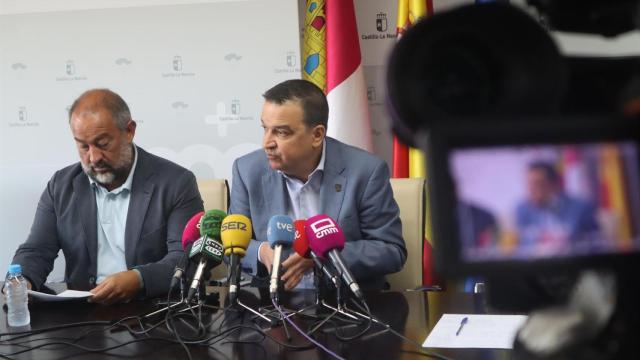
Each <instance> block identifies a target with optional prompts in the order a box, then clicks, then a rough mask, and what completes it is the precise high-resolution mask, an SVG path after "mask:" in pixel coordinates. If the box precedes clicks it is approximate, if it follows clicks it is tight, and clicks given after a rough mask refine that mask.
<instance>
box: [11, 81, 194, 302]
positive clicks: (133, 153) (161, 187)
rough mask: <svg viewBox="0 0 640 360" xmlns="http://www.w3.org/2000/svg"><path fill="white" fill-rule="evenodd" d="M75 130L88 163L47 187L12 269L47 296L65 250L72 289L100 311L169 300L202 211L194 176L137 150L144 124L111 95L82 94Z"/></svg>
mask: <svg viewBox="0 0 640 360" xmlns="http://www.w3.org/2000/svg"><path fill="white" fill-rule="evenodd" d="M69 125H70V127H71V132H72V133H73V137H74V139H75V142H76V145H77V148H78V153H79V155H80V162H79V163H77V164H74V165H71V166H68V167H66V168H64V169H62V170H59V171H57V172H56V173H55V174H54V175H53V177H52V178H51V180H50V181H49V183H48V185H47V188H46V189H45V191H44V192H43V194H42V197H41V198H40V202H39V203H38V207H37V210H36V215H35V219H34V222H33V225H32V227H31V233H30V234H29V237H28V239H27V241H26V242H25V243H24V244H22V245H21V246H20V247H19V248H18V250H17V251H16V254H15V257H14V258H13V263H17V264H20V265H22V269H23V274H24V276H25V277H26V278H27V279H28V281H29V282H30V284H29V285H30V286H32V287H33V288H35V289H39V288H40V287H41V286H42V285H43V283H44V282H45V280H46V278H47V276H48V274H49V273H50V272H51V270H52V269H53V262H54V259H55V258H56V256H57V254H58V251H59V250H60V249H61V250H62V252H63V253H64V256H65V260H66V269H65V281H66V282H67V284H68V286H69V287H70V288H76V289H83V290H89V289H91V292H93V294H94V295H93V297H92V298H91V301H93V302H98V303H103V304H111V303H115V302H120V301H126V300H128V299H131V298H132V297H134V296H138V295H142V296H156V295H159V294H163V293H166V292H167V291H168V290H169V283H170V279H171V275H172V272H173V269H174V267H175V265H176V262H177V260H178V259H179V258H180V256H182V247H181V236H182V230H183V228H184V226H185V224H186V222H187V221H188V219H189V218H190V217H191V216H193V215H194V214H195V213H197V212H199V211H201V210H202V209H203V205H202V204H203V203H202V199H201V197H200V193H199V192H198V188H197V185H196V181H195V176H194V175H193V173H191V172H190V171H188V170H186V169H184V168H182V167H180V166H178V165H176V164H174V163H172V162H170V161H167V160H165V159H162V158H159V157H157V156H154V155H152V154H149V153H147V152H146V151H144V150H143V149H141V148H139V147H137V146H136V145H134V144H133V137H134V135H135V130H136V123H135V122H134V121H133V120H132V119H131V114H130V112H129V108H128V106H127V104H126V103H125V102H124V100H122V98H121V97H120V96H119V95H118V94H116V93H114V92H112V91H110V90H106V89H95V90H89V91H87V92H85V93H84V94H82V95H81V96H80V97H79V98H78V99H77V100H76V101H75V102H74V104H73V105H72V107H71V109H70V110H69Z"/></svg>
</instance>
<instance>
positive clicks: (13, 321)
mask: <svg viewBox="0 0 640 360" xmlns="http://www.w3.org/2000/svg"><path fill="white" fill-rule="evenodd" d="M4 293H5V296H6V299H7V322H8V323H9V326H25V325H28V324H29V322H31V317H30V316H29V307H28V306H27V301H28V297H27V280H25V278H24V277H22V267H21V266H20V265H19V264H11V265H9V274H8V275H7V279H6V280H5V282H4Z"/></svg>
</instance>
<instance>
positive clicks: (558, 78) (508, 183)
mask: <svg viewBox="0 0 640 360" xmlns="http://www.w3.org/2000/svg"><path fill="white" fill-rule="evenodd" d="M529 3H530V5H533V6H534V7H535V8H536V9H537V11H538V14H537V15H538V16H539V17H537V18H536V17H535V16H533V15H532V14H531V12H527V11H525V9H523V8H518V7H515V6H512V5H509V4H507V3H503V2H488V3H484V4H474V5H467V6H461V7H458V8H455V9H452V10H449V11H447V12H442V13H436V14H435V15H433V16H431V17H428V18H426V19H423V20H421V21H420V22H418V23H417V24H416V25H415V26H413V27H412V28H410V29H409V31H407V32H406V33H405V34H404V35H403V37H402V38H401V39H400V40H399V41H398V43H397V45H396V47H395V48H394V50H393V52H392V54H391V57H390V60H389V66H388V74H387V84H388V89H387V90H388V91H387V95H388V104H389V110H390V113H391V116H392V128H393V131H394V133H395V134H396V135H397V136H398V137H399V138H400V139H401V140H402V141H403V142H405V143H406V144H408V145H411V146H414V147H417V148H420V149H422V150H423V151H424V152H425V154H426V158H427V168H428V174H429V176H428V179H427V183H428V191H429V200H430V205H431V214H430V216H431V220H432V224H433V237H434V238H433V242H434V249H435V253H436V264H437V269H438V271H439V272H440V274H441V275H445V276H447V277H464V276H483V277H485V278H486V279H487V289H488V290H489V292H490V293H489V300H490V303H491V304H492V305H494V306H496V307H498V308H501V309H506V310H519V311H531V310H538V309H542V308H546V307H549V306H557V305H560V304H565V303H567V302H569V303H571V301H572V299H573V298H575V297H576V296H577V295H576V293H577V292H578V291H579V289H578V290H576V288H580V286H577V285H574V284H576V283H578V284H581V283H583V282H584V281H583V280H581V276H582V275H581V274H582V273H583V271H584V270H585V269H606V270H605V272H611V273H613V274H615V275H614V277H615V278H616V279H617V289H618V290H617V291H616V290H615V287H614V290H612V291H613V292H614V296H613V297H614V298H615V297H616V296H615V295H616V293H617V299H618V300H617V307H616V310H615V311H616V313H617V314H620V315H619V317H625V316H627V319H626V320H623V321H622V322H623V328H626V329H627V330H629V329H630V328H632V327H635V326H637V325H638V323H639V322H640V321H639V316H638V310H632V309H630V308H629V307H628V306H626V305H622V303H629V302H633V301H635V300H638V299H639V298H640V296H639V294H638V290H630V289H633V288H635V285H633V284H634V283H635V281H634V280H633V278H632V277H629V274H630V273H631V272H636V273H637V270H638V268H639V267H640V266H639V265H638V264H640V262H639V260H640V57H637V56H628V57H580V56H570V55H564V54H561V53H560V51H559V49H558V47H557V45H556V44H555V42H554V40H553V38H552V37H551V35H550V34H549V29H548V28H549V27H550V28H551V29H554V30H561V31H571V32H582V33H590V34H598V35H604V36H615V35H619V34H622V33H625V32H628V31H631V30H634V29H637V28H638V25H639V24H640V22H639V19H640V16H639V14H640V11H639V8H640V7H639V4H640V2H638V1H593V0H591V1H573V0H572V1H551V0H546V1H545V0H530V1H529ZM529 10H531V9H529ZM638 50H639V53H640V44H639V48H638ZM596 278H597V279H600V280H601V281H602V283H606V284H609V283H610V282H608V280H607V279H608V278H607V276H606V275H603V276H600V277H599V276H596ZM600 280H598V281H600ZM585 281H586V280H585ZM596 282H597V281H596ZM631 286H632V287H631ZM603 287H605V286H603ZM607 288H608V287H607ZM603 291H604V290H603ZM603 293H604V292H603ZM594 301H595V300H594ZM600 308H603V306H600ZM630 314H632V315H633V316H631V317H630V318H629V317H628V315H630ZM601 317H604V315H603V316H601ZM615 318H616V317H615V316H614V319H615ZM608 319H609V317H607V320H608ZM629 319H633V320H629ZM608 324H609V325H604V324H603V325H602V326H601V327H597V326H596V327H597V328H598V329H599V330H601V329H602V327H604V326H612V325H611V322H609V323H608ZM608 334H609V337H612V336H613V335H612V334H611V333H610V332H609V333H608ZM577 338H580V337H577ZM584 338H585V337H582V339H584ZM624 338H628V336H624ZM576 341H577V340H576Z"/></svg>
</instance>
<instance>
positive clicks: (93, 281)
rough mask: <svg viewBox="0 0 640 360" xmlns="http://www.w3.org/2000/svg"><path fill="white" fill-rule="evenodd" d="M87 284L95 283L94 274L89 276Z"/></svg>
mask: <svg viewBox="0 0 640 360" xmlns="http://www.w3.org/2000/svg"><path fill="white" fill-rule="evenodd" d="M89 284H91V285H95V284H96V278H95V276H89Z"/></svg>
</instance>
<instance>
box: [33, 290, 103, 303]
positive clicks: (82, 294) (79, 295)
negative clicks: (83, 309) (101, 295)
mask: <svg viewBox="0 0 640 360" xmlns="http://www.w3.org/2000/svg"><path fill="white" fill-rule="evenodd" d="M28 293H29V295H30V296H31V297H32V298H33V299H34V300H37V301H69V300H77V299H83V298H84V299H86V298H88V297H91V296H93V294H92V293H90V292H88V291H77V290H65V291H63V292H61V293H60V294H57V295H52V294H45V293H42V292H39V291H33V290H29V291H28Z"/></svg>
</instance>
